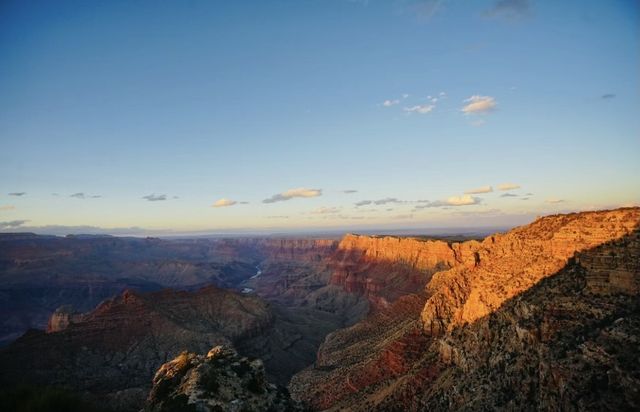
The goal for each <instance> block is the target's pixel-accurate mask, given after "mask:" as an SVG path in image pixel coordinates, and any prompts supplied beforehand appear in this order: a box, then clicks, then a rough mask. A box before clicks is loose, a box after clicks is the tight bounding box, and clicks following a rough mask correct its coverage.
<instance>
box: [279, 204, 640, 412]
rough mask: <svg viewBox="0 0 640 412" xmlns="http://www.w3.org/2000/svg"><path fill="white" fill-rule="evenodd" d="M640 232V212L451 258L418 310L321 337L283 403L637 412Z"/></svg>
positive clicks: (598, 216) (576, 222)
mask: <svg viewBox="0 0 640 412" xmlns="http://www.w3.org/2000/svg"><path fill="white" fill-rule="evenodd" d="M639 227H640V209H639V208H628V209H618V210H613V211H602V212H585V213H577V214H569V215H556V216H548V217H544V218H541V219H538V220H537V221H536V222H534V223H532V224H531V225H527V226H523V227H521V228H516V229H514V230H512V231H510V232H509V233H506V234H502V235H494V236H490V237H488V238H486V239H485V240H484V241H483V242H481V243H478V242H473V243H472V244H467V243H468V242H465V243H462V244H458V245H454V246H453V247H452V249H454V250H456V251H457V250H463V249H466V251H465V252H464V253H463V254H462V255H463V256H464V257H463V258H457V259H456V262H458V263H456V264H454V265H453V267H452V268H451V269H448V270H445V271H441V272H438V273H436V274H434V275H433V277H432V279H431V281H430V282H429V283H428V284H427V287H426V296H425V297H423V298H419V297H416V299H418V300H419V299H422V301H421V302H424V303H422V304H421V303H420V300H419V301H418V302H419V303H418V305H416V304H413V305H412V306H411V307H413V308H414V309H413V311H408V312H407V313H406V315H404V316H403V315H398V313H399V310H400V308H399V307H395V306H396V305H392V306H391V307H389V308H388V309H386V310H382V311H380V312H379V313H378V314H376V315H375V316H374V317H371V318H368V319H366V320H364V321H361V322H359V323H357V324H356V325H354V326H352V327H350V328H348V329H343V330H340V331H337V332H334V333H333V334H331V335H329V337H328V338H327V339H326V341H325V343H324V344H323V345H322V347H321V348H320V350H319V353H318V360H317V361H316V364H315V365H314V366H313V367H310V368H308V369H306V370H304V371H302V372H301V373H299V374H297V375H296V376H294V378H293V379H292V382H291V385H290V389H291V391H292V395H293V396H294V398H296V399H300V400H302V401H303V402H306V403H307V404H308V405H311V406H312V407H314V408H315V409H318V410H353V411H370V410H380V411H387V410H407V411H422V410H452V411H453V410H455V411H458V410H463V411H476V410H505V411H512V410H578V411H589V410H612V411H613V410H637V409H638V408H640V391H639V390H638V388H639V387H640V378H639V377H640V375H639V371H640V363H639V362H640V361H639V360H638V359H639V358H638V356H637V354H638V347H640V340H639V338H638V336H640V306H639V305H640V299H639V288H638V285H639V284H638V282H639V281H640V229H639ZM457 256H460V255H457ZM425 300H426V302H425ZM400 302H401V301H399V303H400ZM420 306H422V307H420ZM416 307H418V308H417V309H416ZM394 313H395V315H394ZM376 319H377V320H376ZM416 331H420V332H416ZM399 347H403V348H411V349H408V350H406V351H405V350H394V348H399ZM416 347H417V348H418V349H417V350H416V349H415V348H416Z"/></svg>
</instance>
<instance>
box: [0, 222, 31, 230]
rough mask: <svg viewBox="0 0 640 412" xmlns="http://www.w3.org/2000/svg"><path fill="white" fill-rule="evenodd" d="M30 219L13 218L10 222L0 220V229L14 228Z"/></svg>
mask: <svg viewBox="0 0 640 412" xmlns="http://www.w3.org/2000/svg"><path fill="white" fill-rule="evenodd" d="M27 222H28V220H11V221H8V222H0V230H3V229H14V228H17V227H20V226H22V225H24V224H25V223H27Z"/></svg>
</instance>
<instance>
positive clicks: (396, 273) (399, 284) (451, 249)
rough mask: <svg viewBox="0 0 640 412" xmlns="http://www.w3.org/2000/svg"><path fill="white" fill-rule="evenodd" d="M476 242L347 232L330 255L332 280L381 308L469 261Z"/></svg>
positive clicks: (472, 260)
mask: <svg viewBox="0 0 640 412" xmlns="http://www.w3.org/2000/svg"><path fill="white" fill-rule="evenodd" d="M476 244H477V242H474V241H469V242H466V243H464V244H461V243H452V244H449V243H447V242H444V241H441V240H423V239H415V238H398V237H393V236H381V237H379V236H358V235H346V236H345V237H344V238H343V239H342V240H341V241H340V243H339V244H338V247H337V249H336V252H335V253H334V254H333V256H332V258H331V267H332V269H333V271H332V275H331V284H334V285H339V286H341V287H343V288H344V289H345V290H346V291H348V292H350V293H357V294H362V295H364V296H366V297H367V298H368V300H369V301H370V303H371V304H372V305H373V307H374V308H384V307H386V306H388V305H389V304H390V303H392V302H393V301H395V300H396V299H398V298H399V297H400V296H404V295H407V294H411V293H420V292H421V291H422V289H423V288H424V285H425V284H426V283H427V282H428V281H429V280H430V279H431V276H432V275H433V274H434V273H436V272H438V271H441V270H444V269H449V268H451V267H454V266H456V265H460V264H468V265H472V264H473V263H474V255H473V249H474V248H475V247H476Z"/></svg>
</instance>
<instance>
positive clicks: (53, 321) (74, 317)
mask: <svg viewBox="0 0 640 412" xmlns="http://www.w3.org/2000/svg"><path fill="white" fill-rule="evenodd" d="M82 318H83V317H82V314H80V313H78V312H76V310H75V309H73V306H71V305H63V306H60V307H59V308H58V309H56V311H55V312H53V314H52V315H51V317H50V318H49V323H48V324H47V333H53V332H60V331H62V330H65V329H66V328H67V327H69V325H71V324H73V323H78V322H81V321H82Z"/></svg>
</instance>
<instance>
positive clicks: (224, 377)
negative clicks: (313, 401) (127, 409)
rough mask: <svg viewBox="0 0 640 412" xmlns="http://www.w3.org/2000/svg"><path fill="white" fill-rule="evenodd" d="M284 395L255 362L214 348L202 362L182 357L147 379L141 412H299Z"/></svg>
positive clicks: (198, 357)
mask: <svg viewBox="0 0 640 412" xmlns="http://www.w3.org/2000/svg"><path fill="white" fill-rule="evenodd" d="M299 410H301V409H300V408H299V406H298V405H297V404H296V403H295V402H293V401H292V400H291V398H290V397H289V394H288V392H287V390H286V389H284V388H282V387H277V386H276V385H273V384H271V383H269V382H267V380H266V378H265V372H264V366H263V364H262V361H260V360H259V359H254V360H249V359H247V358H246V357H240V356H239V355H238V354H237V353H236V352H235V351H234V350H233V349H231V348H228V347H224V346H216V347H214V348H213V349H211V350H210V351H209V353H207V355H206V356H202V355H196V354H194V353H189V352H183V353H181V354H180V355H178V356H177V357H176V358H175V359H173V360H172V361H170V362H167V363H165V364H164V365H162V366H161V367H160V369H159V370H158V372H156V374H155V376H154V378H153V387H152V388H151V391H150V393H149V396H148V398H147V402H146V407H145V411H147V412H175V411H201V412H214V411H215V412H223V411H229V412H231V411H247V412H250V411H255V412H259V411H260V412H261V411H274V412H275V411H283V412H284V411H291V412H293V411H299Z"/></svg>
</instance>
